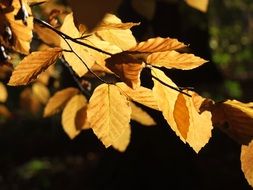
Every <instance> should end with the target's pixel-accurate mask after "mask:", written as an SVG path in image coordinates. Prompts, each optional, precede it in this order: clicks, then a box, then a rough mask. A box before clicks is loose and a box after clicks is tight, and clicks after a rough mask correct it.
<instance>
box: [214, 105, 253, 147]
mask: <svg viewBox="0 0 253 190" xmlns="http://www.w3.org/2000/svg"><path fill="white" fill-rule="evenodd" d="M248 105H250V104H245V103H242V102H239V101H236V100H227V101H225V102H221V103H216V104H214V105H213V106H212V108H211V112H212V115H213V117H212V120H213V123H214V124H215V125H216V126H217V127H219V129H221V130H222V131H224V132H225V133H226V134H228V135H229V136H230V137H231V138H233V139H234V140H236V141H237V142H239V143H241V144H248V143H249V142H250V141H251V140H252V139H253V127H252V126H253V109H252V108H251V107H249V106H248Z"/></svg>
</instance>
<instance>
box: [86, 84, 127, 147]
mask: <svg viewBox="0 0 253 190" xmlns="http://www.w3.org/2000/svg"><path fill="white" fill-rule="evenodd" d="M130 114H131V107H130V106H129V102H128V101H127V98H126V97H125V96H124V95H122V94H121V93H120V91H119V89H118V87H116V86H114V85H107V84H102V85H100V86H98V87H97V88H96V89H95V91H94V92H93V95H92V96H91V98H90V103H89V105H88V110H87V118H88V122H89V123H90V126H91V128H92V129H93V131H94V133H95V134H96V135H97V137H98V138H99V139H100V140H101V141H102V143H103V144H104V145H105V146H106V147H109V146H110V145H112V144H113V143H114V141H116V140H117V139H118V138H119V137H120V136H121V135H122V134H123V133H124V131H125V130H126V128H127V127H129V122H130Z"/></svg>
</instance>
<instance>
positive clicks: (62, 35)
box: [33, 18, 113, 56]
mask: <svg viewBox="0 0 253 190" xmlns="http://www.w3.org/2000/svg"><path fill="white" fill-rule="evenodd" d="M33 20H34V21H35V22H37V23H39V24H42V25H43V26H45V27H47V28H49V29H51V30H53V31H54V32H55V33H57V34H58V35H60V36H61V37H64V38H65V39H67V40H70V41H72V42H74V43H76V44H80V45H82V46H85V47H88V48H90V49H93V50H96V51H98V52H100V53H104V54H106V55H110V56H111V55H113V54H112V53H109V52H107V51H104V50H102V49H99V48H97V47H94V46H91V45H89V44H86V43H84V42H82V41H79V40H78V39H75V38H72V37H70V36H69V35H67V34H65V33H63V32H61V31H59V30H57V29H55V28H54V27H53V26H51V25H50V24H48V23H47V22H45V21H44V20H40V19H38V18H34V19H33Z"/></svg>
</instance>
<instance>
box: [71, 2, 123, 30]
mask: <svg viewBox="0 0 253 190" xmlns="http://www.w3.org/2000/svg"><path fill="white" fill-rule="evenodd" d="M68 2H69V4H70V6H71V8H72V10H73V12H74V16H75V20H76V21H77V22H78V23H82V24H84V25H86V27H87V28H88V29H89V30H91V29H93V28H94V27H95V26H96V25H97V24H98V23H99V22H100V21H101V20H102V19H103V18H104V16H105V14H106V13H108V12H111V11H114V10H116V9H117V7H118V6H119V5H120V2H121V0H107V1H101V0H92V1H90V0H83V1H79V0H69V1H68ZM94 13H96V14H94ZM91 15H92V16H91Z"/></svg>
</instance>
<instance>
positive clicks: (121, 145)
mask: <svg viewBox="0 0 253 190" xmlns="http://www.w3.org/2000/svg"><path fill="white" fill-rule="evenodd" d="M130 139H131V126H130V125H129V126H128V127H127V128H126V129H125V131H124V132H123V133H122V134H121V136H120V137H119V138H118V139H117V140H115V141H114V142H113V143H112V147H113V148H115V149H116V150H118V151H120V152H125V150H126V149H127V147H128V145H129V143H130Z"/></svg>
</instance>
